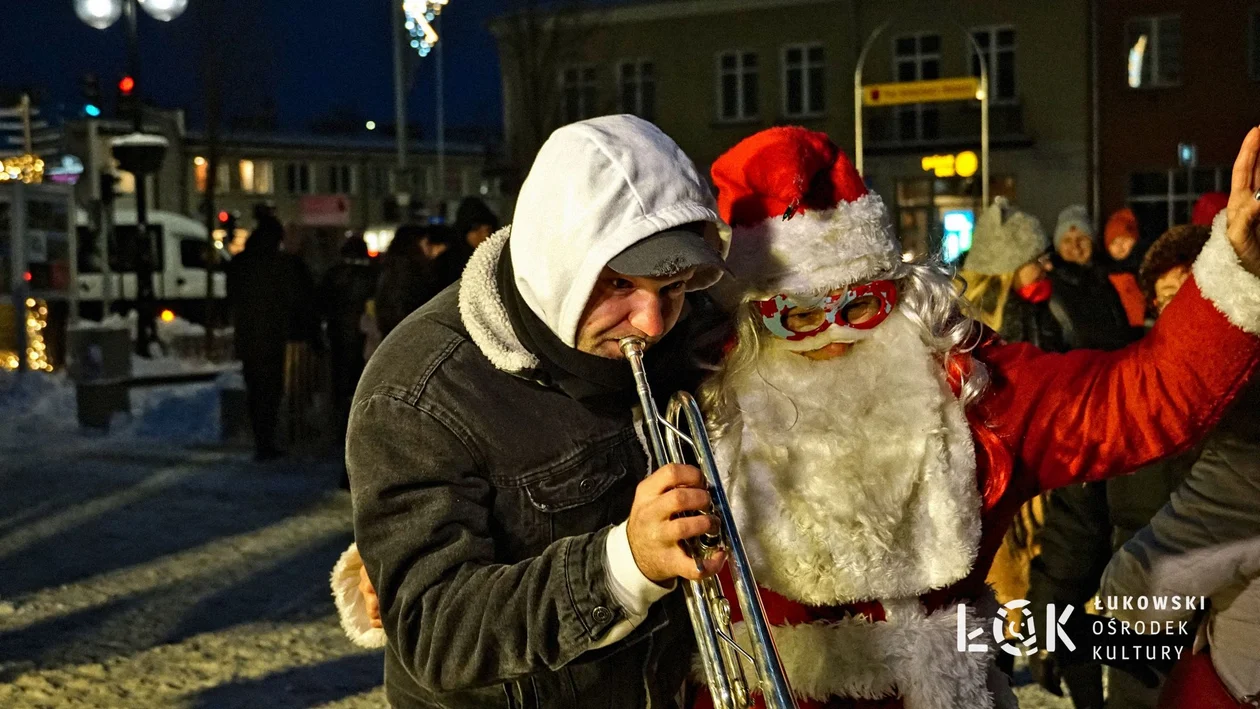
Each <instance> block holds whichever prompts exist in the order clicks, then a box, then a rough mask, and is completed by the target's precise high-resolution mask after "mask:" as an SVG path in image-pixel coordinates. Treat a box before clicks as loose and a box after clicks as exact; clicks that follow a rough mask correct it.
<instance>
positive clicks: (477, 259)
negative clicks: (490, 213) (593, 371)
mask: <svg viewBox="0 0 1260 709" xmlns="http://www.w3.org/2000/svg"><path fill="white" fill-rule="evenodd" d="M511 234H512V227H511V225H508V226H505V227H503V228H502V229H500V230H498V231H497V232H495V233H494V234H493V235H492V236H491V237H490V238H489V239H487V240H486V242H485V243H484V244H482V245H481V246H479V247H477V249H476V250H475V251H473V255H472V257H471V258H469V259H468V265H467V266H465V267H464V273H463V276H462V277H461V278H460V282H459V317H460V319H461V320H463V322H464V327H466V328H468V334H469V335H471V336H472V340H473V343H475V344H476V345H477V348H478V349H480V350H481V353H482V354H484V355H485V356H486V359H488V360H490V363H491V364H493V365H494V366H495V368H496V369H499V370H502V371H504V372H507V373H509V374H518V373H520V372H523V371H525V370H527V369H533V368H535V367H537V366H538V358H537V357H535V356H534V355H532V354H530V352H529V350H526V349H525V346H524V345H522V344H521V341H520V339H519V338H517V337H516V332H515V331H513V330H512V321H511V320H510V319H508V314H507V308H505V307H504V305H503V298H501V297H500V296H499V285H498V279H497V277H496V270H497V268H498V265H499V255H500V254H502V253H503V249H504V248H505V247H506V246H507V242H508V237H509V236H511Z"/></svg>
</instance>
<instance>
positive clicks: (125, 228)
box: [78, 207, 228, 322]
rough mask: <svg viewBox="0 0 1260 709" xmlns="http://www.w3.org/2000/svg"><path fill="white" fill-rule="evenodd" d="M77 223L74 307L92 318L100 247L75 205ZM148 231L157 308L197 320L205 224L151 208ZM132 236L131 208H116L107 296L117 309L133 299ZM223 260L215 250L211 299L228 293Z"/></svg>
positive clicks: (97, 306)
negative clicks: (76, 301) (151, 240)
mask: <svg viewBox="0 0 1260 709" xmlns="http://www.w3.org/2000/svg"><path fill="white" fill-rule="evenodd" d="M78 223H79V233H78V236H79V245H78V250H79V259H78V260H79V309H80V312H81V313H82V314H83V315H84V317H88V318H97V317H100V314H101V303H102V297H103V295H104V285H105V279H104V277H103V275H102V274H101V267H100V266H101V257H100V251H99V249H97V247H96V236H95V234H93V233H92V231H91V228H90V227H89V220H88V215H87V212H86V211H84V210H82V209H80V210H78ZM149 232H150V233H151V234H153V235H154V237H155V238H154V248H155V250H156V253H155V256H156V262H155V264H154V274H153V293H154V296H155V297H156V299H157V303H158V307H159V308H165V309H170V310H172V311H173V312H174V313H175V314H176V315H178V316H180V317H182V318H184V319H187V320H191V321H193V322H201V321H202V320H203V319H204V318H203V317H202V315H203V313H204V312H205V300H206V262H205V257H206V254H207V253H208V251H209V249H210V248H211V246H210V240H209V238H208V236H207V232H206V226H205V225H204V224H201V223H199V222H198V221H196V220H194V219H190V218H189V217H186V216H184V215H182V214H176V213H174V212H163V211H158V210H150V211H149ZM136 236H137V232H136V212H135V210H134V209H130V208H124V207H119V208H118V209H116V210H115V212H114V235H113V238H112V239H111V241H110V249H109V260H110V266H111V276H112V277H111V281H112V283H113V292H112V294H111V298H112V301H113V310H114V311H116V312H121V311H125V310H130V309H131V308H132V307H134V304H135V301H136V255H137V250H136ZM227 259H228V254H227V251H226V250H223V249H220V250H219V262H218V264H217V265H216V266H215V272H214V298H215V299H216V300H223V299H225V298H226V297H227V274H226V273H225V272H224V269H225V268H226V267H227Z"/></svg>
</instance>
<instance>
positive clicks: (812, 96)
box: [782, 44, 825, 118]
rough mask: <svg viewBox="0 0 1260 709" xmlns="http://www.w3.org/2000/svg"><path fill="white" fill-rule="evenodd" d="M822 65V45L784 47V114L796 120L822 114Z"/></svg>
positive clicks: (823, 63)
mask: <svg viewBox="0 0 1260 709" xmlns="http://www.w3.org/2000/svg"><path fill="white" fill-rule="evenodd" d="M824 65H825V62H824V61H823V48H822V45H821V44H795V45H789V46H787V47H784V48H783V83H782V86H783V115H785V116H790V117H793V118H799V117H802V116H821V115H822V114H823V108H824V96H825V94H824V79H823V68H824Z"/></svg>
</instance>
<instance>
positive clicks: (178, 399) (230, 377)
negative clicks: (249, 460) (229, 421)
mask: <svg viewBox="0 0 1260 709" xmlns="http://www.w3.org/2000/svg"><path fill="white" fill-rule="evenodd" d="M198 372H219V376H218V377H217V378H216V379H215V380H213V381H209V382H198V383H190V384H174V385H169V386H158V387H136V388H133V389H132V390H131V393H130V395H131V415H130V416H127V415H124V414H119V415H116V416H115V419H114V421H113V422H112V423H111V425H110V429H109V433H108V434H103V433H100V432H96V431H91V430H81V429H80V428H79V424H78V418H77V399H76V397H75V387H74V382H73V381H71V380H70V378H69V377H68V376H67V375H66V374H65V372H64V371H63V372H53V373H51V374H48V373H40V372H30V373H25V374H18V373H16V372H3V371H0V449H21V448H26V447H30V446H33V445H37V444H38V441H39V440H40V439H49V438H60V439H63V440H79V439H92V438H99V437H101V436H102V435H107V436H108V437H109V438H112V439H116V440H129V439H142V440H152V439H161V440H165V441H168V442H172V443H213V442H215V441H217V440H218V439H219V392H220V391H221V390H223V389H243V388H244V382H243V381H242V380H241V376H240V365H239V363H230V364H216V363H210V362H206V361H204V360H187V359H179V358H174V357H154V358H151V359H145V358H143V357H136V356H134V355H133V357H132V374H133V376H137V377H139V376H158V375H169V374H182V373H198Z"/></svg>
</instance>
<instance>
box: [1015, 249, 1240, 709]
mask: <svg viewBox="0 0 1260 709" xmlns="http://www.w3.org/2000/svg"><path fill="white" fill-rule="evenodd" d="M1209 236H1210V229H1209V228H1208V227H1206V226H1179V227H1173V228H1172V229H1170V230H1169V231H1168V232H1166V233H1165V234H1164V235H1163V236H1161V237H1160V238H1159V239H1158V240H1156V241H1155V243H1154V244H1153V245H1152V246H1151V248H1150V250H1149V251H1148V252H1147V254H1146V257H1145V259H1144V260H1143V262H1142V267H1141V270H1140V272H1139V277H1138V281H1139V283H1140V288H1141V290H1142V292H1143V293H1144V298H1145V302H1146V303H1147V304H1148V306H1149V307H1150V308H1151V311H1152V312H1154V313H1159V312H1162V311H1163V309H1164V308H1165V307H1167V305H1168V304H1169V302H1171V300H1172V297H1173V296H1174V295H1176V293H1177V291H1178V290H1179V289H1180V288H1181V286H1182V285H1183V284H1184V282H1185V281H1186V280H1187V279H1188V278H1189V277H1190V274H1191V268H1192V266H1193V264H1194V261H1195V259H1196V258H1197V257H1198V255H1199V253H1200V252H1201V251H1202V250H1203V246H1204V244H1206V243H1207V241H1208V238H1209ZM1227 418H1228V417H1227ZM1199 456H1200V451H1199V450H1198V449H1197V448H1195V449H1191V450H1189V451H1186V452H1183V453H1180V454H1178V455H1175V456H1172V457H1170V458H1166V459H1164V460H1160V461H1157V462H1154V463H1152V464H1150V465H1147V466H1145V467H1143V468H1142V469H1140V470H1138V471H1137V472H1136V473H1134V474H1133V475H1132V476H1126V477H1120V478H1115V479H1112V480H1107V481H1106V482H1099V483H1089V484H1086V485H1078V486H1072V487H1067V488H1063V489H1061V490H1056V491H1055V492H1054V493H1053V494H1052V495H1051V499H1050V502H1049V509H1048V511H1047V514H1046V525H1045V528H1044V530H1043V533H1042V537H1043V540H1042V548H1041V554H1040V555H1039V556H1038V557H1037V558H1036V559H1035V560H1034V561H1033V566H1032V590H1031V591H1030V595H1029V597H1028V599H1029V601H1030V602H1031V603H1032V606H1031V607H1032V609H1033V616H1034V617H1045V612H1044V609H1045V607H1046V605H1047V604H1048V603H1054V604H1056V606H1059V607H1062V606H1064V605H1065V604H1070V605H1073V606H1076V607H1078V608H1084V607H1085V606H1086V603H1087V601H1088V600H1089V599H1090V598H1092V597H1093V596H1094V594H1095V593H1097V591H1098V587H1099V581H1100V579H1101V577H1102V572H1103V569H1104V568H1105V567H1106V565H1107V562H1108V560H1110V559H1111V555H1112V554H1113V553H1114V552H1115V551H1116V550H1117V549H1119V548H1120V547H1121V546H1122V545H1123V544H1124V543H1125V542H1127V541H1128V540H1129V539H1130V538H1131V537H1132V536H1133V535H1134V533H1136V532H1137V530H1138V529H1140V528H1142V527H1144V526H1145V525H1146V524H1147V523H1149V522H1150V520H1151V518H1152V517H1154V516H1155V513H1156V512H1158V511H1159V509H1160V508H1161V507H1162V506H1163V505H1164V504H1165V503H1166V502H1168V499H1169V497H1170V496H1171V495H1172V491H1173V490H1174V489H1175V488H1176V487H1177V486H1178V485H1180V484H1181V481H1182V480H1183V479H1184V478H1185V476H1186V473H1187V472H1188V471H1189V469H1190V466H1191V465H1193V464H1194V462H1195V461H1196V460H1198V458H1199ZM1038 614H1040V616H1038ZM1032 665H1033V669H1034V675H1036V677H1037V680H1038V682H1039V683H1040V684H1041V685H1042V686H1043V687H1045V688H1046V689H1047V690H1049V691H1050V692H1052V693H1054V694H1058V695H1061V694H1062V687H1061V683H1060V680H1062V684H1064V685H1066V686H1067V688H1068V693H1069V694H1070V695H1071V697H1072V701H1073V703H1074V705H1075V706H1076V707H1077V709H1090V708H1101V707H1104V706H1105V707H1107V709H1153V707H1154V706H1155V703H1156V698H1157V696H1158V687H1150V686H1145V682H1144V681H1143V679H1144V678H1142V679H1139V678H1135V677H1134V676H1133V675H1132V674H1130V673H1129V672H1126V671H1123V670H1120V669H1114V668H1112V669H1109V670H1108V671H1107V674H1108V682H1107V687H1108V689H1107V692H1106V700H1105V702H1104V693H1103V681H1102V674H1103V671H1102V668H1101V667H1099V666H1098V665H1096V664H1088V663H1087V664H1071V663H1068V662H1065V661H1064V659H1063V658H1058V657H1054V656H1050V655H1049V654H1048V653H1044V652H1043V653H1041V654H1040V656H1039V657H1038V659H1037V661H1036V662H1033V663H1032Z"/></svg>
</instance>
